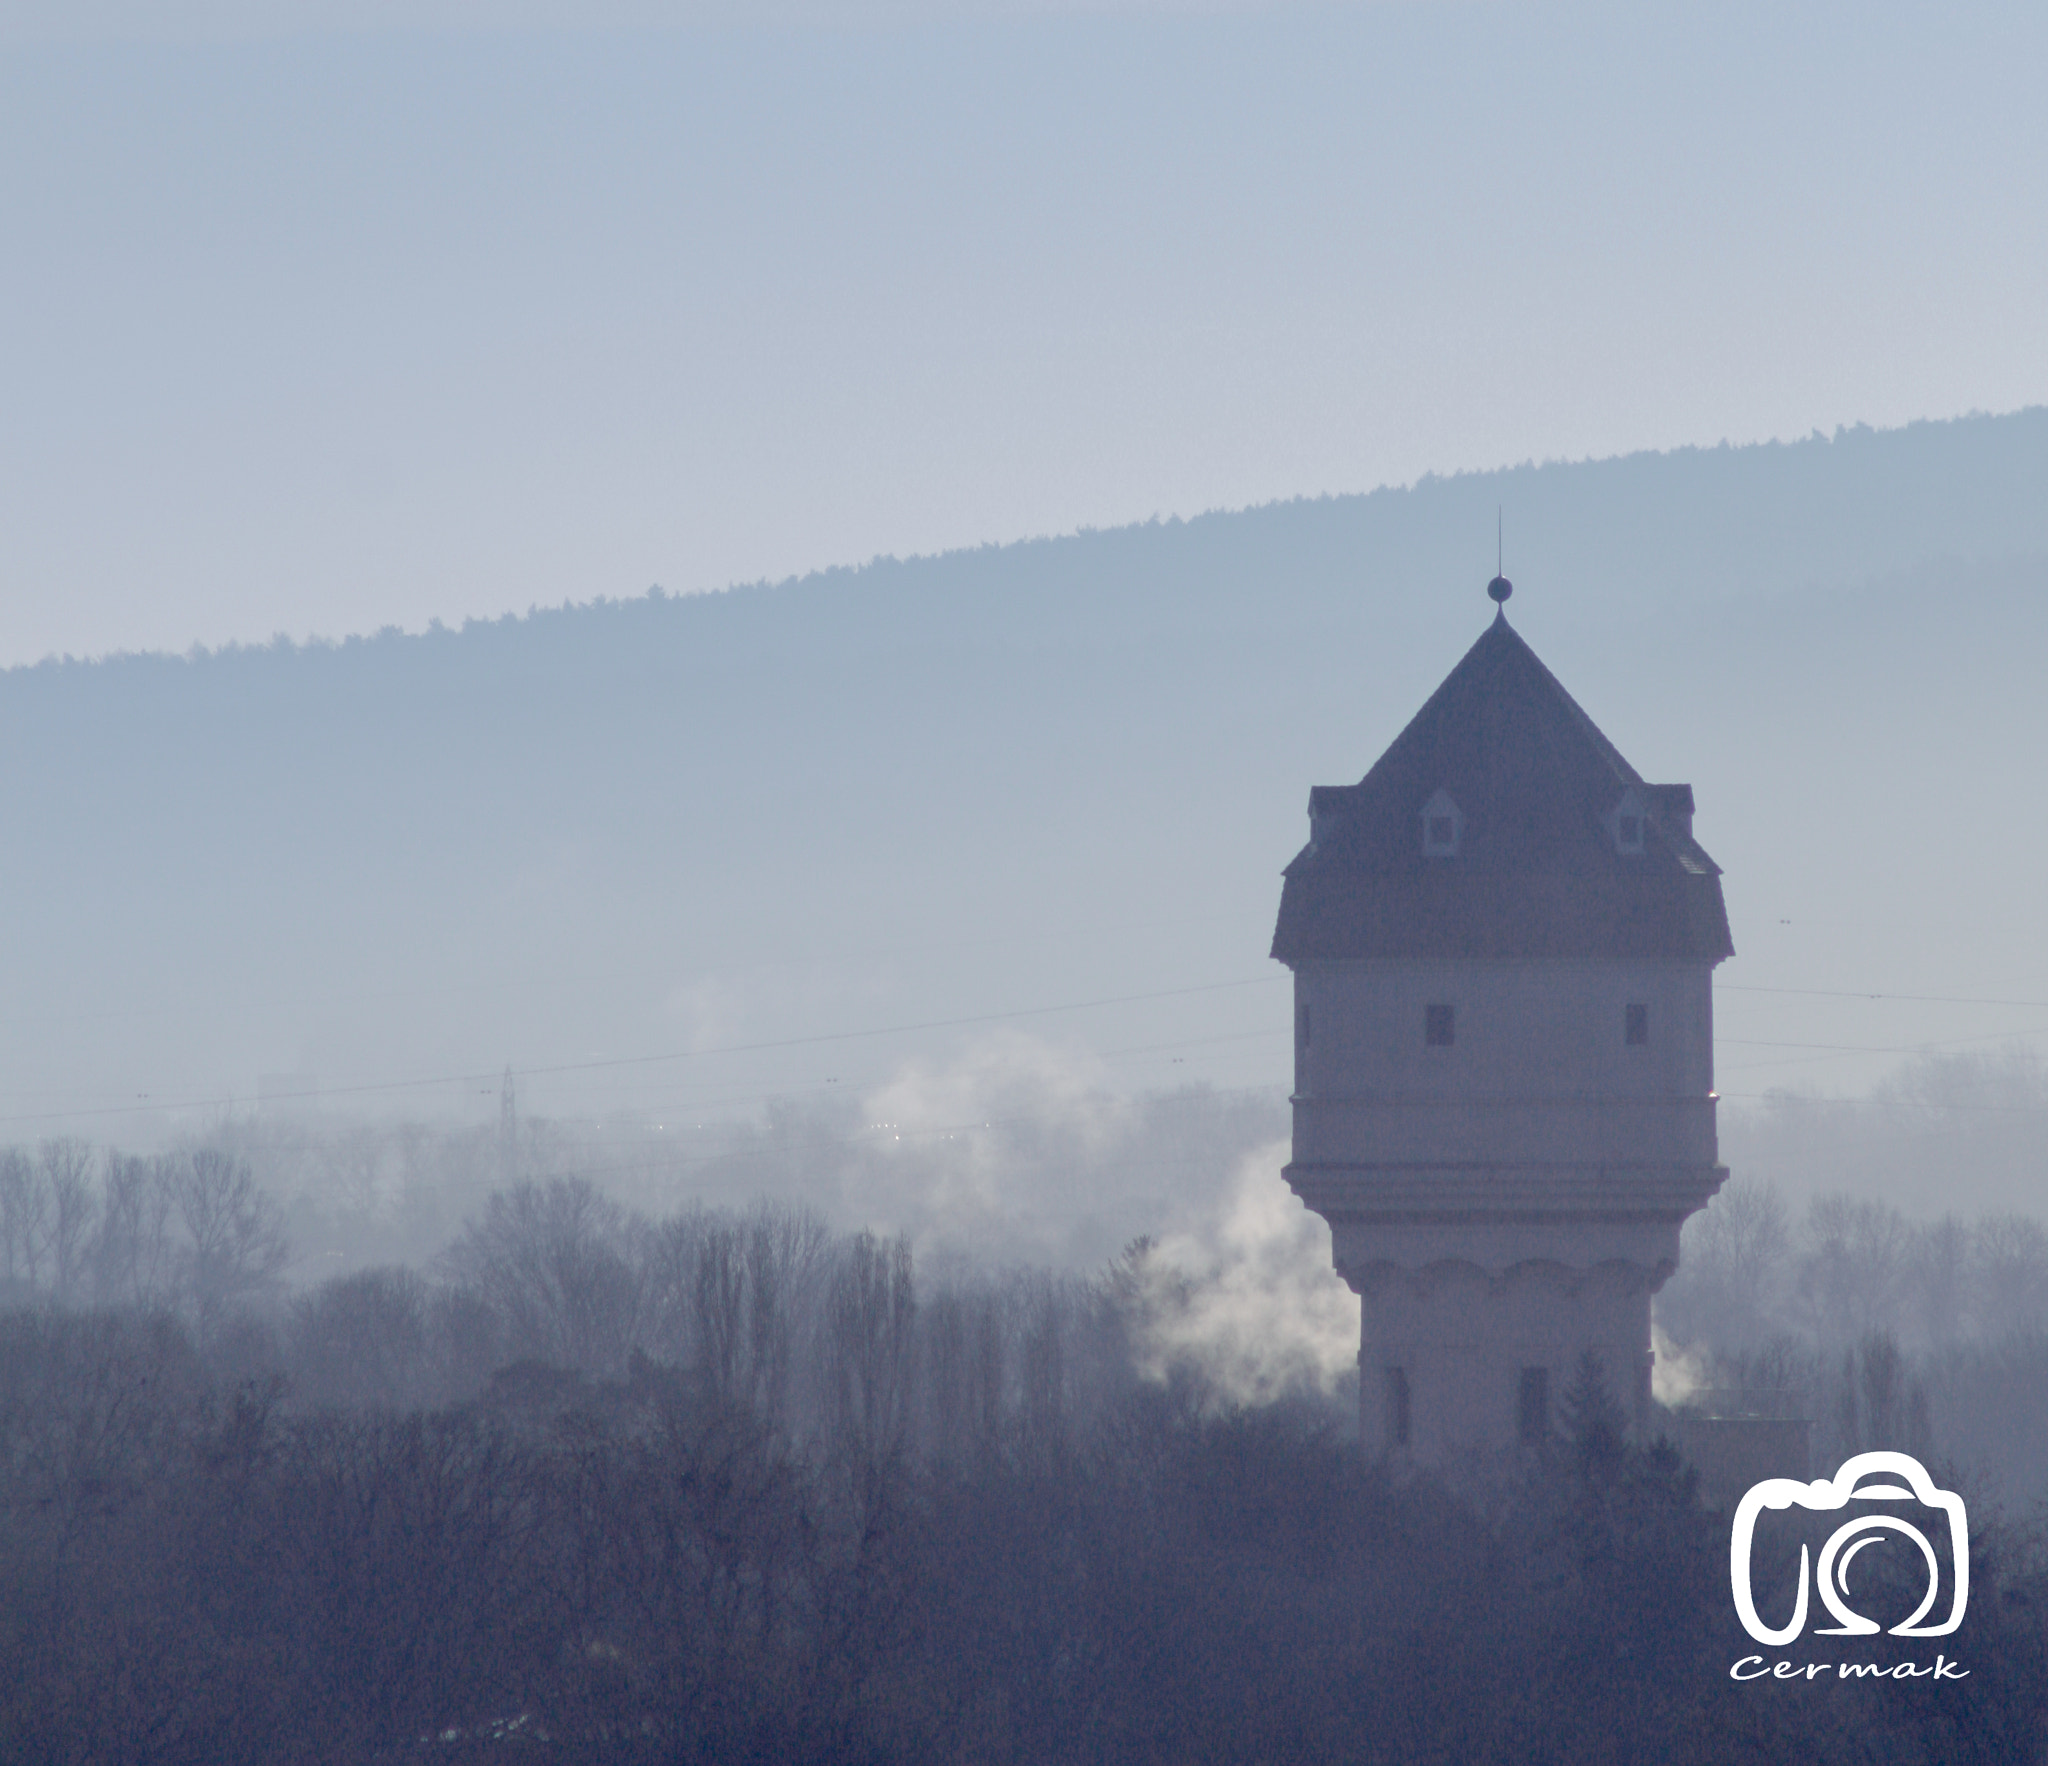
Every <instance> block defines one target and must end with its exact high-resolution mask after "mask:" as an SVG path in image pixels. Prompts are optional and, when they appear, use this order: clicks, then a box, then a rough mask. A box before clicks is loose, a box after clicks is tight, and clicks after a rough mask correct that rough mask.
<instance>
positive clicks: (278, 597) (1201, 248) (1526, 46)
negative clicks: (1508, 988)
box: [0, 0, 2048, 662]
mask: <svg viewBox="0 0 2048 1766" xmlns="http://www.w3.org/2000/svg"><path fill="white" fill-rule="evenodd" d="M762 16H763V15H762V14H760V13H758V12H746V11H744V10H743V9H737V8H726V9H720V8H715V7H702V8H693V9H667V8H658V7H653V6H640V5H634V4H630V3H626V4H619V5H615V6H613V7H611V8H610V9H608V10H607V9H604V8H599V9H597V10H595V11H593V9H591V8H590V7H586V6H578V7H574V8H570V7H568V6H565V5H548V4H543V3H541V0H531V3H529V4H527V5H524V6H513V7H509V8H500V7H483V6H478V5H465V4H455V3H449V4H442V5H438V6H437V5H433V4H427V5H424V6H406V7H403V8H401V7H398V6H396V5H351V4H347V3H345V0H325V3H314V0H309V3H307V4H303V5H299V6H288V7H260V6H255V5H241V4H232V3H230V0H220V3H219V4H216V5H211V6H202V5H191V6H184V7H181V6H176V5H172V6H161V5H157V6H149V7H143V6H141V5H123V4H120V3H119V0H105V3H103V4H101V5H98V6H93V5H90V4H87V5H80V4H77V3H76V0H69V3H67V4H65V5H64V6H62V7H61V8H60V7H59V6H57V5H56V4H54V0H52V3H49V4H44V3H42V0H35V3H31V4H19V3H17V4H13V5H10V6H7V7H5V8H0V224H4V227H5V230H6V238H7V241H8V249H7V255H6V260H5V261H6V264H7V273H6V275H5V277H4V280H0V339H4V341H0V597H4V599H0V610H4V612H5V615H6V617H5V620H4V621H0V662H14V661H21V660H28V659H33V658H35V657H37V656H41V655H43V654H45V653H47V652H50V651H52V650H70V651H74V652H79V653H96V652H100V651H104V650H108V649H115V648H137V647H157V646H161V647H168V648H174V649H183V648H184V647H185V646H187V645H189V644H190V643H192V642H194V641H203V642H206V643H218V642H221V641H224V640H228V639H235V638H241V639H259V638H264V637H267V636H269V635H270V634H271V633H272V632H275V631H279V630H282V631H286V632H290V633H293V634H295V635H301V634H305V633H309V632H320V633H341V632H347V631H352V630H363V629H370V628H375V627H377V626H380V625H383V624H385V623H387V622H392V623H398V624H401V625H404V626H407V627H410V628H417V627H419V626H422V625H424V624H425V622H426V621H427V620H428V619H430V618H433V617H440V618H444V619H449V620H456V619H460V618H461V617H463V616H465V615H470V614H487V613H495V612H498V611H501V610H503V609H506V608H524V607H525V606H526V605H527V604H528V603H530V602H536V601H537V602H542V603H548V602H560V601H562V600H564V599H577V600H582V599H587V598H590V597H592V596H597V595H630V594H636V593H639V592H640V591H642V590H644V589H645V588H646V587H647V585H648V584H649V583H651V582H657V581H658V582H661V583H664V584H666V585H667V586H668V587H669V588H670V589H672V590H690V589H699V588H707V587H713V586H718V585H721V584H724V583H727V582H730V581H733V580H741V579H749V578H753V577H756V576H761V575H770V576H775V575H780V574H783V573H785V572H791V571H798V570H803V569H807V568H810V567H813V566H818V565H824V564H828V563H834V562H845V561H851V560H856V559H860V558H864V557H867V556H870V555H872V554H875V553H883V552H894V553H907V552H913V551H931V550H936V549H940V548H946V547H954V546H960V545H967V544H974V543H978V542H981V541H986V540H1002V539H1008V538H1013V537H1017V536H1020V535H1026V534H1032V533H1041V532H1057V531H1063V530H1069V529H1073V528H1075V527H1077V526H1081V525H1086V524H1093V525H1108V524H1112V523H1117V522H1122V521H1126V520H1130V519H1134V518H1143V517H1145V516H1148V515H1151V514H1153V513H1154V512H1162V513H1164V512H1180V513H1189V512H1194V511H1197V510H1201V509H1204V508H1210V507H1216V506H1235V505H1241V504H1245V503H1250V502H1258V501H1263V500H1267V499H1272V498H1276V497H1286V496H1291V495H1296V494H1301V493H1316V492H1323V491H1341V490H1355V489H1363V488H1367V487H1370V486H1372V485H1374V484H1378V483H1383V482H1396V483H1398V482H1405V481H1408V480H1411V479H1413V478H1415V477H1416V476H1418V475H1419V474H1422V473H1424V472H1428V471H1432V470H1434V471H1448V470H1456V469H1460V468H1468V467H1485V466H1491V465H1497V464H1501V463H1504V462H1509V461H1514V460H1520V459H1523V458H1528V457H1536V458H1546V457H1579V456H1584V455H1589V454H1591V455H1602V454H1610V453H1616V452H1620V451H1625V450H1628V449H1632V448H1638V447H1644V446H1662V445H1669V444H1676V443H1684V442H1695V441H1707V442H1711V441H1715V440H1718V439H1720V438H1722V437H1728V438H1732V439H1736V440H1743V439H1754V438H1761V437H1767V436H1789V435H1799V434H1804V433H1806V432H1807V431H1808V430H1809V429H1811V428H1814V427H1820V428H1823V429H1832V428H1833V427H1834V426H1835V425H1836V424H1838V423H1843V422H1853V421H1858V420H1862V421H1869V422H1873V423H1878V424H1891V423H1899V422H1903V421H1906V420H1908V419H1910V418H1913V417H1919V416H1941V415H1947V414H1953V413H1957V412H1961V411H1965V410H1969V409H1973V408H1974V409H1987V410H2009V409H2013V408H2016V407H2019V406H2022V405H2026V404H2031V403H2036V402H2040V401H2043V400H2048V141H2044V132H2048V124H2044V120H2043V119H2044V111H2043V108H2042V106H2041V104H2040V102H2039V95H2038V90H2037V87H2038V73H2039V70H2040V69H2041V68H2042V67H2043V66H2048V9H2043V8H2040V7H2039V6H2038V5H2025V6H2023V5H1989V6H1975V7H1967V8H1943V9H1935V8H1928V7H1924V6H1915V7H1903V6H1890V5H1874V6H1873V5H1868V4H1863V5H1857V6H1854V7H1851V6H1847V5H1843V6H1832V7H1827V6H1800V5H1791V6H1787V5H1781V4H1774V5H1768V6H1765V5H1748V4H1737V5H1722V6H1713V7H1707V6H1673V5H1640V4H1637V5H1628V6H1620V5H1614V6H1601V5H1381V6H1368V7H1352V8H1329V9H1305V8H1289V7H1260V8H1255V9H1242V10H1233V9H1230V8H1188V9H1179V8H1173V7H1158V8H1142V9H1140V8H1132V9H1126V10H1123V11H1104V10H1096V11H1087V10H1066V9H1052V8H1034V7H1028V6H1025V7H984V8H974V9H952V8H943V7H934V6H907V7H878V8H871V7H863V6H855V5H847V6H813V7H786V8H782V9H780V10H779V11H778V12H777V13H776V14H775V15H774V17H773V19H772V21H771V22H770V23H768V24H765V25H764V24H760V23H757V22H750V21H754V20H758V19H759V18H761V17H762ZM401 17H402V18H403V20H404V21H405V23H404V25H403V28H400V26H399V25H398V24H397V23H395V21H398V20H400V19H401ZM592 18H596V19H598V20H600V21H601V22H603V23H604V24H606V25H607V26H608V27H609V28H608V29H607V30H606V31H602V32H600V31H593V30H590V29H587V28H570V24H571V21H587V20H590V19H592ZM672 20H681V21H683V22H680V23H672V22H669V21H672ZM507 21H510V24H509V26H508V24H507ZM511 27H517V28H511Z"/></svg>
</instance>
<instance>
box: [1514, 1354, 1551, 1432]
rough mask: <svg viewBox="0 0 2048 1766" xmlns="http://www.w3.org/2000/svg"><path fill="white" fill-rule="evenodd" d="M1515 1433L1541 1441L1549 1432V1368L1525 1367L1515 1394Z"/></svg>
mask: <svg viewBox="0 0 2048 1766" xmlns="http://www.w3.org/2000/svg"><path fill="white" fill-rule="evenodd" d="M1515 1433H1516V1435H1517V1436H1519V1437H1520V1438H1521V1439H1522V1440H1524V1441H1541V1440H1543V1439H1544V1438H1545V1437H1547V1436H1548V1435H1549V1433H1550V1369H1549V1368H1547V1367H1525V1368H1523V1369H1522V1383H1521V1386H1520V1389H1519V1390H1518V1391H1517V1392H1516V1394H1515Z"/></svg>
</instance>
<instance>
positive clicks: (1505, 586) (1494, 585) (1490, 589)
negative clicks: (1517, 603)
mask: <svg viewBox="0 0 2048 1766" xmlns="http://www.w3.org/2000/svg"><path fill="white" fill-rule="evenodd" d="M1486 592H1487V593H1488V594H1489V595H1491V596H1492V597H1493V599H1494V602H1495V604H1496V605H1498V604H1499V603H1501V602H1503V601H1505V600H1506V599H1507V598H1508V597H1509V596H1510V595H1512V594H1513V593H1514V592H1515V585H1514V584H1513V583H1511V582H1509V581H1508V579H1507V578H1506V577H1504V576H1497V577H1495V578H1494V579H1493V581H1492V582H1490V583H1488V584H1487V585H1486Z"/></svg>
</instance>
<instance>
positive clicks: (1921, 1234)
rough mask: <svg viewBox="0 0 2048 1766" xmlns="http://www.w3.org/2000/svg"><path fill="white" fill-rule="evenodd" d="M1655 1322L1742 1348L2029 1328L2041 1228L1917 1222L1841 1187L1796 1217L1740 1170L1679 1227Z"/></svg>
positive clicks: (2015, 1217) (2043, 1275)
mask: <svg viewBox="0 0 2048 1766" xmlns="http://www.w3.org/2000/svg"><path fill="white" fill-rule="evenodd" d="M1658 1316H1659V1318H1660V1319H1661V1320H1662V1321H1663V1323H1664V1327H1665V1329H1666V1330H1667V1331H1668V1332H1669V1333H1670V1334H1671V1335H1672V1336H1673V1337H1674V1338H1676V1339H1678V1340H1679V1341H1682V1342H1693V1341H1699V1342H1710V1343H1714V1344H1718V1345H1724V1346H1729V1347H1740V1348H1749V1347H1753V1346H1755V1345H1757V1344H1760V1343H1763V1342H1766V1341H1768V1340H1770V1339H1771V1338H1774V1337H1781V1336H1798V1337H1804V1338H1806V1339H1808V1340H1809V1341H1811V1342H1814V1343H1816V1344H1823V1345H1831V1346H1832V1345H1839V1344H1843V1343H1848V1342H1853V1341H1855V1340H1856V1339H1857V1338H1860V1337H1862V1336H1865V1335H1867V1334H1868V1333H1869V1332H1871V1331H1889V1332H1891V1333H1893V1334H1894V1335H1896V1336H1898V1337H1899V1338H1900V1339H1901V1340H1902V1341H1904V1342H1906V1343H1907V1344H1909V1345H1911V1346H1913V1347H1915V1348H1938V1347H1941V1346H1944V1345H1947V1344H1951V1343H1957V1342H1962V1341H1967V1340H1969V1339H1972V1338H1980V1339H1988V1338H1998V1337H2005V1336H2009V1335H2011V1334H2013V1333H2014V1332H2028V1333H2037V1332H2040V1331H2042V1330H2044V1329H2048V1228H2044V1227H2043V1226H2042V1224H2041V1223H2040V1222H2039V1221H2038V1220H2035V1219H2033V1218H2031V1217H2030V1216H2028V1215H2024V1214H2018V1213H1999V1214H1987V1215H1984V1216H1981V1217H1979V1218H1978V1219H1975V1220H1965V1219H1963V1218H1961V1217H1959V1216H1957V1215H1954V1214H1947V1215H1943V1216H1942V1217H1941V1218H1940V1219H1938V1220H1934V1221H1930V1222H1926V1223H1915V1222H1912V1221H1909V1220H1908V1219H1907V1218H1906V1216H1905V1215H1904V1214H1902V1213H1901V1212H1900V1211H1899V1210H1898V1209H1897V1208H1894V1207H1892V1206H1890V1205H1889V1204H1887V1203H1884V1202H1878V1201H1871V1200H1869V1199H1867V1198H1861V1197H1856V1196H1851V1195H1846V1194H1832V1195H1822V1196H1816V1197H1814V1198H1813V1199H1812V1200H1811V1201H1810V1202H1809V1203H1808V1204H1807V1206H1806V1209H1805V1211H1804V1213H1803V1214H1802V1215H1801V1216H1800V1217H1799V1218H1798V1219H1797V1221H1796V1222H1795V1220H1794V1219H1793V1216H1792V1212H1791V1210H1790V1209H1789V1208H1788V1207H1787V1206H1786V1204H1785V1201H1784V1199H1783V1197H1782V1196H1781V1195H1780V1193H1779V1192H1778V1190H1777V1189H1776V1187H1775V1186H1773V1185H1771V1184H1768V1183H1758V1182H1754V1181H1748V1180H1744V1179H1741V1178H1737V1179H1734V1180H1732V1181H1730V1182H1729V1183H1728V1184H1726V1185H1725V1186H1724V1187H1723V1189H1722V1191H1721V1193H1720V1195H1718V1196H1717V1197H1715V1199H1714V1201H1713V1203H1712V1204H1711V1205H1710V1206H1709V1207H1708V1208H1706V1209H1705V1210H1704V1211H1702V1212H1701V1213H1699V1214H1696V1215H1694V1216H1693V1218H1692V1219H1691V1220H1690V1221H1689V1222H1688V1223H1687V1225H1686V1230H1685V1239H1684V1249H1683V1255H1682V1256H1681V1257H1680V1260H1679V1268H1678V1274H1677V1275H1676V1276H1674V1277H1673V1278H1672V1280H1671V1282H1670V1283H1669V1284H1668V1285H1667V1286H1666V1288H1665V1290H1664V1292H1663V1293H1662V1294H1661V1295H1660V1296H1659V1303H1658Z"/></svg>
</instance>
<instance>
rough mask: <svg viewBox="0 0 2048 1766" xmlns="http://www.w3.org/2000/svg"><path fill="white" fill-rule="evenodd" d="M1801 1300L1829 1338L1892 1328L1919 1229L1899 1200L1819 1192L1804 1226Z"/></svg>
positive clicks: (1816, 1328)
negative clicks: (1903, 1212)
mask: <svg viewBox="0 0 2048 1766" xmlns="http://www.w3.org/2000/svg"><path fill="white" fill-rule="evenodd" d="M1801 1236H1802V1237H1803V1239H1804V1240H1805V1250H1804V1254H1803V1255H1802V1257H1801V1258H1800V1263H1799V1276H1798V1300H1799V1305H1800V1309H1801V1311H1802V1312H1803V1313H1804V1315H1805V1319H1806V1323H1807V1324H1808V1326H1809V1328H1810V1329H1811V1330H1812V1331H1813V1334H1814V1335H1815V1337H1817V1338H1818V1339H1819V1340H1820V1341H1821V1342H1823V1343H1843V1342H1853V1341H1854V1340H1855V1339H1857V1338H1859V1337H1862V1336H1865V1335H1867V1334H1869V1333H1870V1332H1872V1331H1876V1330H1883V1329H1888V1328H1889V1327H1890V1325H1891V1323H1892V1321H1893V1320H1894V1319H1895V1318H1896V1316H1897V1314H1898V1309H1899V1302H1900V1300H1901V1298H1902V1297H1903V1293H1904V1289H1905V1283H1906V1276H1907V1270H1908V1254H1909V1251H1910V1249H1911V1245H1912V1232H1911V1229H1910V1228H1909V1227H1908V1226H1907V1225H1906V1221H1905V1217H1904V1216H1903V1215H1901V1214H1900V1213H1899V1211H1898V1210H1897V1209H1896V1208H1890V1207H1886V1206H1885V1205H1884V1204H1882V1203H1879V1202H1859V1201H1857V1200H1856V1199H1855V1198H1853V1197H1851V1196H1817V1197H1815V1198H1814V1200H1813V1202H1812V1203H1811V1204H1810V1205H1809V1206H1808V1208H1807V1211H1806V1220H1805V1223H1804V1226H1803V1228H1802V1235H1801Z"/></svg>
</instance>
